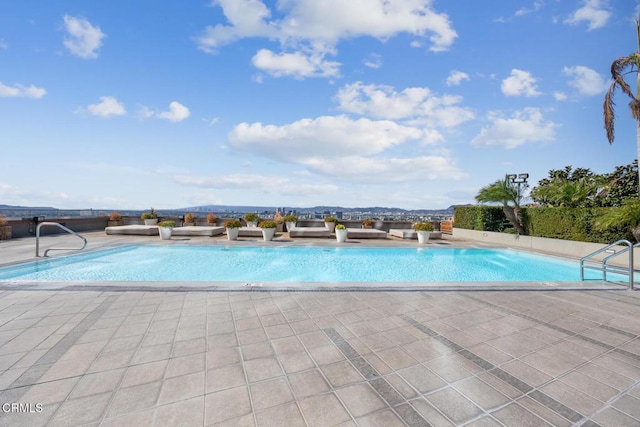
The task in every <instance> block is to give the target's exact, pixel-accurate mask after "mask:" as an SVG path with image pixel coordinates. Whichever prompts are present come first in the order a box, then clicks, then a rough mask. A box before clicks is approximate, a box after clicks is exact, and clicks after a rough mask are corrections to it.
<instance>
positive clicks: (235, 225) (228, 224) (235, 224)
mask: <svg viewBox="0 0 640 427" xmlns="http://www.w3.org/2000/svg"><path fill="white" fill-rule="evenodd" d="M240 227H242V222H241V221H240V220H239V219H228V220H226V221H225V222H224V228H226V229H227V240H238V229H239V228H240Z"/></svg>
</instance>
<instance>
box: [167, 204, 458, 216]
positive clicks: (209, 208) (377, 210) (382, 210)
mask: <svg viewBox="0 0 640 427" xmlns="http://www.w3.org/2000/svg"><path fill="white" fill-rule="evenodd" d="M455 206H456V205H452V206H449V207H448V208H446V209H402V208H388V207H382V206H370V207H356V208H345V207H343V206H312V207H308V208H299V207H295V206H285V209H286V210H287V211H290V210H294V211H297V212H300V213H309V212H320V213H323V212H343V213H351V212H370V213H374V214H411V213H413V214H434V213H438V214H452V213H453V209H454V207H455ZM277 209H278V207H276V206H234V205H202V206H191V207H187V208H183V209H175V210H176V211H189V212H217V213H222V212H240V213H244V212H274V211H276V210H277Z"/></svg>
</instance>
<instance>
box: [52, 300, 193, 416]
mask: <svg viewBox="0 0 640 427" xmlns="http://www.w3.org/2000/svg"><path fill="white" fill-rule="evenodd" d="M143 298H144V295H143V296H142V297H141V298H139V299H138V301H137V302H136V303H135V304H134V305H133V306H132V307H131V310H129V312H128V314H127V315H125V318H126V317H127V316H131V315H132V314H131V313H132V312H133V310H135V308H136V307H138V304H139V302H140V301H141V300H142V299H143ZM183 304H184V302H183ZM159 308H160V305H158V306H157V307H156V308H155V310H154V311H153V316H152V318H151V320H150V321H149V325H148V326H147V328H146V330H145V332H144V334H143V337H142V339H141V340H140V342H139V343H138V346H137V347H136V349H135V352H134V353H133V355H132V356H131V359H130V360H129V363H128V364H127V366H126V370H125V372H124V373H123V374H122V376H121V377H120V380H119V381H118V384H117V385H116V386H115V388H114V389H113V390H112V392H111V396H110V397H109V401H108V402H107V405H106V406H105V408H104V411H103V412H102V414H101V415H100V417H99V419H98V421H99V422H102V421H104V420H105V419H106V418H107V414H108V413H109V409H110V408H111V407H112V405H113V401H114V399H115V398H116V395H117V393H118V391H119V390H122V389H121V388H120V385H121V384H122V383H123V381H124V379H125V377H126V375H127V372H128V371H129V369H131V367H134V366H140V365H144V364H145V363H149V362H144V361H141V362H140V363H135V364H134V363H132V361H133V359H134V358H135V357H136V355H137V354H138V352H139V351H140V349H141V348H142V347H143V346H142V344H143V343H144V340H145V338H146V337H147V336H148V335H149V330H150V329H151V326H152V325H153V319H154V318H155V317H156V315H157V314H158V312H159ZM135 315H137V314H133V316H135ZM122 324H124V321H123V323H122ZM122 324H121V325H122ZM176 330H177V328H176ZM111 339H113V336H112V337H111ZM174 340H175V332H174ZM172 352H173V341H172ZM170 358H171V355H170V356H169V359H170ZM168 366H169V363H168V362H167V366H165V368H164V372H163V374H162V381H163V384H164V379H165V376H166V372H167V367H168ZM100 372H105V371H100ZM77 386H78V385H77V384H76V386H75V387H74V389H75V388H76V387H77ZM132 387H135V386H132ZM125 388H126V387H125ZM161 391H162V387H161V388H160V390H159V391H158V397H157V398H156V404H157V399H159V398H160V392H161ZM71 393H73V390H72V391H71ZM71 393H69V396H70V395H71ZM174 403H175V402H174ZM154 408H156V406H154ZM146 409H149V408H146ZM142 410H144V409H141V410H140V411H142ZM132 412H137V411H132ZM130 413H131V412H130ZM127 414H129V413H124V414H118V415H117V416H123V415H127ZM54 415H55V414H54ZM154 422H155V414H154Z"/></svg>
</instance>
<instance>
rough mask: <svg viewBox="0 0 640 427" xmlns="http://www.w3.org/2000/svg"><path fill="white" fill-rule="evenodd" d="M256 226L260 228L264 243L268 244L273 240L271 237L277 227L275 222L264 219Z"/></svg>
mask: <svg viewBox="0 0 640 427" xmlns="http://www.w3.org/2000/svg"><path fill="white" fill-rule="evenodd" d="M258 226H259V227H260V228H262V238H263V239H264V240H265V241H267V242H269V241H271V240H273V236H274V235H275V234H276V227H277V224H276V222H275V221H271V220H270V219H266V220H264V221H261V222H260V224H258Z"/></svg>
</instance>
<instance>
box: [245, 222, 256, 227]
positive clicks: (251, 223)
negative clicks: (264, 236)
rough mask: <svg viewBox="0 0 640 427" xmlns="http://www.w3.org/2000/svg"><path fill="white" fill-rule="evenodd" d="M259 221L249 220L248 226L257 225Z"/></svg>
mask: <svg viewBox="0 0 640 427" xmlns="http://www.w3.org/2000/svg"><path fill="white" fill-rule="evenodd" d="M257 226H258V223H257V222H254V221H247V227H257Z"/></svg>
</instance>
